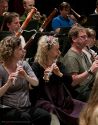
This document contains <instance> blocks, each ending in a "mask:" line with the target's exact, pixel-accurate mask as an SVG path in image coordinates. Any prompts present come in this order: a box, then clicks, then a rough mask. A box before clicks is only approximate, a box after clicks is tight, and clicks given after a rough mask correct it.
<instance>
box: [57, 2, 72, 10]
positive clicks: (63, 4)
mask: <svg viewBox="0 0 98 125" xmlns="http://www.w3.org/2000/svg"><path fill="white" fill-rule="evenodd" d="M64 8H65V9H67V8H68V9H70V8H71V6H70V4H69V3H67V2H62V3H61V4H60V6H59V9H60V10H63V9H64Z"/></svg>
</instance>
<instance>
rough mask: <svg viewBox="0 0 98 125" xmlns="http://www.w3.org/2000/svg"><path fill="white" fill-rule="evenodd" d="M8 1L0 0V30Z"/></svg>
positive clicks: (0, 29)
mask: <svg viewBox="0 0 98 125" xmlns="http://www.w3.org/2000/svg"><path fill="white" fill-rule="evenodd" d="M8 2H9V0H0V31H2V25H3V19H4V14H5V12H7V11H8Z"/></svg>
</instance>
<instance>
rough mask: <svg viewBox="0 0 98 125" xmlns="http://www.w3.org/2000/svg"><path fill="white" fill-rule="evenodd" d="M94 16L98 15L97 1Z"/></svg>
mask: <svg viewBox="0 0 98 125" xmlns="http://www.w3.org/2000/svg"><path fill="white" fill-rule="evenodd" d="M94 14H98V0H97V1H96V8H95V10H94Z"/></svg>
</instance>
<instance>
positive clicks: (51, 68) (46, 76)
mask: <svg viewBox="0 0 98 125" xmlns="http://www.w3.org/2000/svg"><path fill="white" fill-rule="evenodd" d="M56 62H57V60H55V61H54V63H53V64H52V65H51V67H50V71H49V73H47V74H45V75H44V77H43V79H44V80H45V81H46V82H48V81H49V79H50V76H51V75H52V71H53V68H54V66H55V65H56Z"/></svg>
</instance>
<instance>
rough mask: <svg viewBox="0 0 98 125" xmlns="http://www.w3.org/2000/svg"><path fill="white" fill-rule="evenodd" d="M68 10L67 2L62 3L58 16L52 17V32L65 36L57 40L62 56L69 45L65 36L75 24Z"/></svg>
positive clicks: (69, 7)
mask: <svg viewBox="0 0 98 125" xmlns="http://www.w3.org/2000/svg"><path fill="white" fill-rule="evenodd" d="M70 10H71V6H70V4H69V3H67V2H62V3H61V4H60V6H59V11H60V15H58V16H57V17H54V18H53V20H52V29H53V31H55V32H57V33H62V34H64V33H65V34H66V36H64V37H60V38H59V42H60V50H61V52H62V55H64V54H65V53H66V52H67V51H68V49H69V48H70V43H69V41H68V38H67V34H68V31H69V29H70V28H71V27H72V26H73V25H74V24H75V23H76V19H75V17H74V16H73V15H70ZM69 15H70V16H69ZM63 29H64V30H63Z"/></svg>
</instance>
